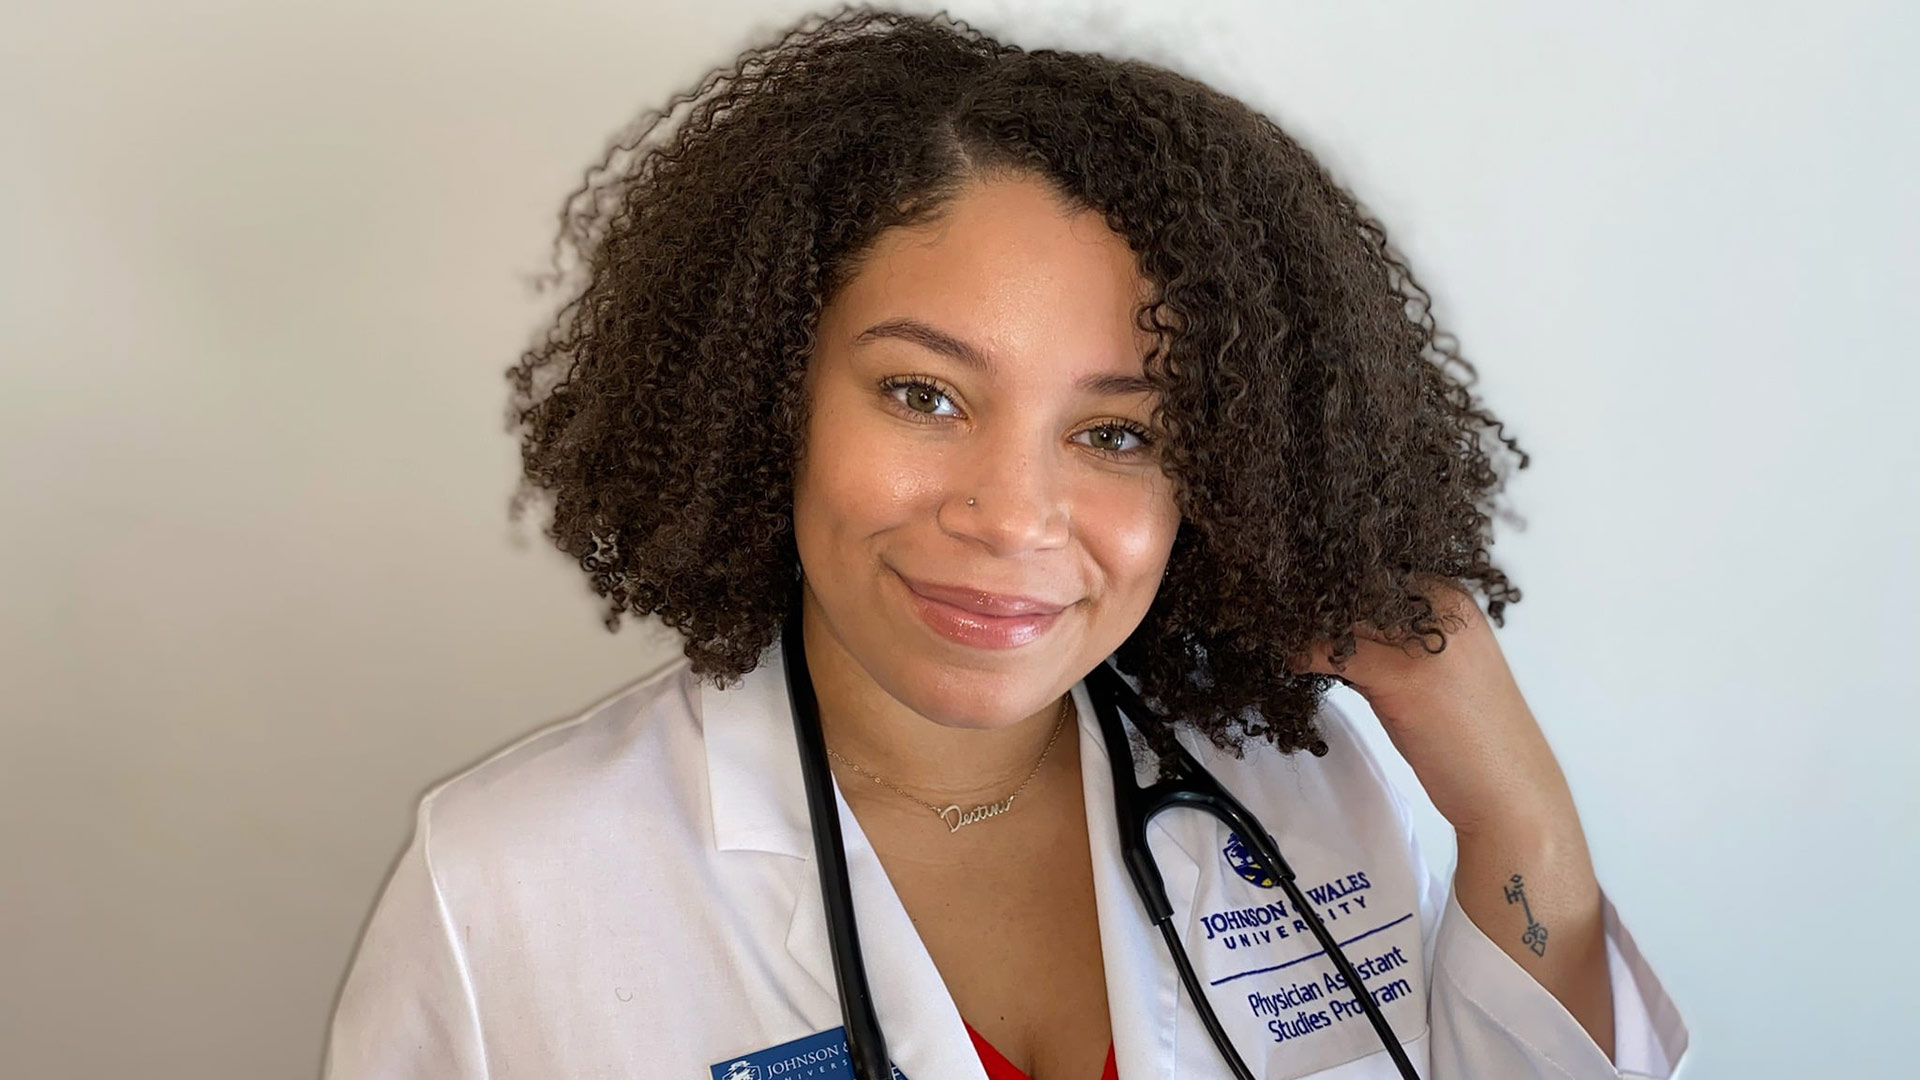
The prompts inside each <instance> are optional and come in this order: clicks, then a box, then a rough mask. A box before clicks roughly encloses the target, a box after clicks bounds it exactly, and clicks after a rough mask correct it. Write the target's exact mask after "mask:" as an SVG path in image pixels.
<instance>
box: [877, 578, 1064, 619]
mask: <svg viewBox="0 0 1920 1080" xmlns="http://www.w3.org/2000/svg"><path fill="white" fill-rule="evenodd" d="M894 573H896V574H900V572H899V571H898V570H896V571H894ZM900 580H901V581H904V582H906V585H907V588H909V589H912V590H913V591H914V592H916V593H918V594H920V595H921V596H923V597H925V598H927V599H928V600H935V601H938V602H940V603H942V604H945V605H947V606H948V607H957V608H959V609H960V610H962V611H970V612H972V613H974V614H975V615H997V616H1002V617H1005V616H1009V615H1057V614H1059V613H1060V612H1062V611H1064V610H1066V607H1067V605H1065V604H1050V603H1048V602H1046V601H1045V600H1041V599H1038V598H1037V597H1032V596H1017V595H1014V594H1011V593H990V592H987V591H985V590H982V589H969V588H966V587H964V586H958V585H935V584H933V583H931V582H926V581H916V580H915V579H913V578H910V577H908V576H907V575H905V574H900Z"/></svg>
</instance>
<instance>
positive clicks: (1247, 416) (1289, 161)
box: [507, 7, 1527, 757]
mask: <svg viewBox="0 0 1920 1080" xmlns="http://www.w3.org/2000/svg"><path fill="white" fill-rule="evenodd" d="M682 106H688V108H687V112H686V115H685V116H684V118H683V119H681V120H680V121H679V122H678V123H677V124H668V123H665V122H666V121H669V120H671V119H672V117H673V116H674V114H676V113H677V112H679V110H680V109H681V107H682ZM1007 170H1015V171H1018V172H1021V173H1023V174H1028V175H1034V176H1038V177H1040V178H1042V179H1044V180H1045V181H1046V182H1047V183H1049V184H1050V185H1051V186H1052V188H1053V189H1054V190H1056V191H1058V192H1059V193H1061V194H1062V196H1064V197H1065V198H1066V199H1067V200H1068V201H1069V202H1070V203H1071V204H1072V205H1075V206H1079V207H1083V208H1088V209H1092V210H1096V211H1098V212H1099V213H1101V214H1102V215H1103V216H1104V218H1105V220H1106V222H1107V224H1108V225H1109V227H1110V228H1112V229H1113V231H1114V232H1115V233H1117V234H1118V235H1119V236H1121V237H1122V238H1124V239H1125V240H1126V241H1127V243H1128V244H1129V246H1130V247H1131V248H1132V249H1133V250H1134V251H1135V252H1136V254H1137V255H1138V258H1139V263H1140V267H1141V269H1142V271H1143V273H1144V275H1145V276H1146V277H1147V278H1148V280H1149V283H1150V284H1151V285H1152V287H1153V293H1154V295H1153V297H1152V299H1151V302H1148V303H1145V304H1143V305H1142V306H1141V307H1140V308H1139V309H1138V310H1137V312H1136V318H1137V319H1138V320H1139V323H1138V325H1139V327H1140V328H1141V329H1142V330H1144V331H1147V332H1148V333H1149V334H1151V335H1152V338H1153V340H1154V341H1156V342H1157V344H1156V345H1155V346H1154V347H1153V348H1152V349H1151V350H1150V352H1149V353H1148V355H1147V358H1146V361H1145V374H1146V376H1147V377H1148V378H1149V379H1150V380H1151V381H1152V382H1153V384H1154V386H1155V387H1156V388H1157V389H1158V391H1159V398H1160V400H1159V403H1158V405H1157V407H1156V409H1155V411H1154V414H1153V415H1154V425H1155V427H1156V429H1157V430H1159V431H1161V432H1163V433H1164V434H1163V445H1164V456H1163V463H1162V468H1163V469H1164V470H1165V471H1166V473H1167V475H1168V476H1169V477H1170V478H1171V479H1172V481H1173V485H1174V488H1175V493H1176V499H1177V503H1178V507H1179V510H1180V514H1181V522H1180V526H1179V529H1178V532H1177V534H1176V536H1175V539H1174V543H1173V549H1172V551H1171V554H1170V557H1169V561H1168V564H1167V570H1166V574H1165V576H1164V578H1163V580H1162V583H1161V586H1160V589H1159V591H1158V593H1157V594H1156V596H1155V598H1154V601H1153V603H1152V605H1151V607H1150V609H1149V610H1148V612H1147V614H1146V615H1145V616H1144V618H1143V619H1142V621H1141V623H1140V625H1139V626H1138V627H1137V628H1136V629H1135V630H1134V632H1133V633H1132V634H1131V636H1130V637H1128V638H1127V639H1126V641H1125V642H1124V643H1123V644H1122V645H1121V647H1120V648H1119V649H1118V650H1116V652H1115V654H1114V656H1113V660H1114V661H1115V663H1116V665H1117V666H1118V668H1119V669H1120V670H1121V671H1122V672H1123V673H1125V674H1127V675H1128V676H1129V677H1130V678H1132V679H1133V680H1135V681H1136V683H1137V685H1138V686H1139V687H1140V689H1141V693H1142V697H1143V698H1144V700H1145V702H1146V703H1147V705H1148V706H1149V707H1150V708H1152V709H1154V710H1155V711H1156V712H1158V714H1159V717H1156V718H1149V719H1148V720H1147V721H1146V722H1145V723H1142V724H1140V727H1141V734H1142V736H1143V737H1144V738H1145V740H1146V741H1147V743H1148V744H1149V745H1151V746H1152V747H1153V748H1155V749H1156V750H1160V749H1163V748H1165V747H1167V746H1168V745H1170V740H1171V739H1172V738H1173V731H1172V729H1173V727H1174V726H1175V725H1176V724H1185V725H1187V726H1189V727H1191V728H1192V729H1194V730H1196V731H1198V732H1199V733H1201V734H1202V735H1204V736H1206V737H1207V738H1208V739H1210V740H1212V741H1213V743H1214V744H1215V745H1216V746H1218V747H1220V748H1222V749H1224V750H1227V751H1228V752H1230V753H1232V754H1233V755H1235V756H1236V757H1237V756H1242V755H1244V753H1245V749H1246V748H1245V742H1246V740H1248V739H1265V740H1268V741H1270V742H1271V743H1272V744H1273V745H1275V746H1276V747H1278V748H1279V749H1280V750H1281V751H1283V752H1287V753H1293V752H1297V751H1299V750H1302V749H1305V750H1308V751H1310V752H1312V753H1314V754H1325V753H1326V752H1327V746H1326V743H1325V741H1324V740H1323V739H1322V738H1321V737H1320V735H1319V733H1318V732H1317V730H1316V728H1315V725H1314V722H1313V715H1314V712H1315V711H1316V709H1317V707H1318V705H1319V702H1320V699H1321V697H1322V695H1323V694H1324V693H1325V692H1326V690H1327V689H1328V688H1329V687H1330V685H1331V684H1332V682H1333V681H1335V677H1332V676H1326V675H1320V674H1312V673H1307V674H1296V673H1294V672H1293V671H1292V670H1291V669H1290V665H1289V664H1288V662H1287V661H1288V658H1289V657H1293V656H1296V655H1299V654H1301V653H1303V652H1305V651H1306V650H1307V649H1308V647H1309V646H1310V644H1311V643H1313V642H1316V641H1320V642H1325V641H1331V642H1332V644H1333V659H1334V660H1335V662H1336V664H1337V663H1339V662H1340V661H1344V660H1345V659H1347V658H1349V657H1351V656H1352V654H1353V652H1354V650H1355V648H1356V644H1357V639H1356V634H1355V630H1356V626H1365V627H1367V628H1369V629H1368V630H1367V632H1368V633H1372V634H1376V635H1378V636H1380V637H1382V638H1384V639H1385V640H1390V641H1398V642H1400V643H1402V644H1403V645H1404V646H1408V647H1411V645H1418V646H1420V647H1424V648H1426V649H1427V650H1428V651H1438V650H1440V649H1442V648H1444V647H1445V644H1446V634H1447V631H1446V630H1445V629H1444V628H1443V627H1442V626H1441V625H1440V623H1441V620H1440V618H1438V617H1437V616H1436V610H1435V605H1434V604H1433V603H1432V602H1431V601H1430V600H1429V599H1428V594H1427V593H1426V592H1425V591H1424V590H1423V588H1422V587H1421V586H1422V584H1423V583H1424V582H1429V581H1432V580H1440V581H1445V582H1448V583H1451V584H1452V585H1454V586H1455V587H1458V588H1461V589H1463V590H1466V591H1468V592H1471V593H1477V594H1478V595H1481V596H1484V597H1485V599H1486V611H1487V614H1488V616H1489V617H1490V618H1491V619H1492V620H1493V621H1494V622H1495V623H1496V624H1501V623H1502V621H1503V620H1502V609H1503V608H1504V607H1505V606H1506V605H1507V604H1509V603H1512V602H1515V601H1517V600H1519V598H1520V593H1519V590H1518V589H1517V588H1516V587H1515V586H1514V584H1513V583H1512V581H1510V580H1509V578H1508V577H1507V575H1506V574H1505V573H1504V572H1503V571H1501V570H1500V569H1499V568H1497V567H1496V566H1495V565H1493V563H1492V562H1491V560H1490V558H1489V555H1488V548H1489V546H1490V544H1491V542H1492V536H1491V518H1492V517H1493V516H1498V515H1500V514H1501V509H1500V507H1499V506H1498V505H1497V500H1498V497H1499V494H1500V492H1501V490H1502V488H1503V487H1504V483H1505V480H1506V478H1507V476H1508V475H1509V470H1508V468H1507V466H1508V465H1509V464H1510V462H1511V461H1512V460H1513V459H1517V462H1518V467H1520V468H1524V467H1525V466H1526V464H1527V455H1526V454H1525V452H1524V451H1522V450H1521V449H1520V447H1519V445H1518V443H1517V442H1516V440H1515V439H1514V438H1513V437H1512V436H1511V435H1509V434H1508V433H1507V432H1506V430H1505V427H1504V425H1503V424H1502V423H1501V422H1500V421H1499V420H1498V419H1496V418H1495V417H1494V415H1493V414H1492V413H1491V412H1489V411H1488V410H1487V409H1486V408H1485V407H1483V406H1482V405H1481V403H1480V401H1479V399H1478V398H1477V397H1476V396H1475V395H1473V394H1471V393H1470V392H1469V390H1468V387H1469V386H1470V385H1472V383H1473V381H1474V379H1475V373H1474V369H1473V367H1472V366H1471V365H1470V364H1469V363H1468V362H1467V361H1466V360H1464V359H1463V358H1462V357H1461V356H1460V353H1459V350H1458V348H1457V345H1456V343H1455V341H1454V339H1453V337H1452V335H1450V334H1447V333H1445V332H1443V331H1441V330H1440V329H1439V328H1438V327H1437V326H1436V324H1435V321H1434V319H1433V317H1432V315H1431V304H1430V298H1429V296H1428V294H1427V293H1426V291H1425V290H1424V289H1422V288H1421V287H1420V286H1419V284H1418V283H1416V282H1415V280H1414V278H1413V275H1412V273H1411V272H1410V271H1409V270H1408V268H1407V265H1406V262H1405V260H1404V258H1403V257H1402V256H1401V255H1400V254H1399V253H1398V252H1397V251H1396V250H1395V249H1393V248H1392V247H1391V246H1390V244H1389V243H1388V241H1387V238H1386V233H1385V231H1384V229H1383V228H1382V227H1381V226H1380V224H1379V223H1378V222H1377V221H1375V220H1374V219H1373V218H1372V217H1371V216H1370V215H1369V214H1368V213H1367V212H1366V211H1365V210H1364V209H1363V208H1362V207H1361V206H1360V204H1359V203H1358V202H1357V200H1356V199H1355V198H1354V196H1353V195H1351V194H1350V193H1349V192H1347V191H1346V190H1345V189H1344V188H1342V187H1341V186H1340V185H1338V184H1336V183H1335V182H1334V181H1333V179H1332V178H1331V177H1330V175H1329V174H1328V172H1327V170H1326V169H1325V168H1324V167H1323V166H1322V165H1321V164H1320V163H1319V162H1318V161H1317V160H1316V159H1315V158H1314V157H1313V155H1312V154H1310V153H1309V152H1308V151H1307V150H1306V149H1304V148H1303V147H1302V146H1301V145H1300V144H1299V143H1298V142H1296V141H1295V140H1294V139H1293V138H1291V137H1290V136H1288V135H1287V134H1286V133H1285V132H1283V131H1282V130H1281V129H1280V128H1279V127H1278V126H1277V125H1276V124H1275V123H1274V122H1273V121H1272V120H1270V119H1268V118H1266V117H1264V116H1262V115H1261V114H1259V113H1257V112H1256V111H1254V110H1253V109H1252V108H1250V107H1249V106H1247V105H1246V104H1245V103H1243V102H1241V101H1239V100H1238V99H1235V98H1233V97H1230V96H1228V95H1225V94H1222V93H1220V92H1219V91H1216V90H1213V89H1211V88H1209V87H1208V86H1206V85H1204V84H1202V83H1200V82H1198V81H1195V80H1194V79H1191V78H1188V77H1186V76H1183V75H1180V74H1177V73H1175V72H1173V71H1170V70H1168V69H1166V68H1164V67H1161V66H1157V65H1154V64H1151V63H1147V62H1144V61H1140V60H1134V59H1116V58H1112V57H1107V56H1103V55H1100V54H1097V53H1076V52H1067V51H1058V50H1052V49H1037V50H1032V51H1028V50H1025V49H1022V48H1020V47H1017V46H1014V45H1009V44H1004V43H1002V42H1000V41H997V40H995V39H993V38H991V37H989V36H987V35H985V34H983V33H982V32H980V31H978V30H977V29H975V28H973V27H971V26H969V25H968V24H967V23H965V22H962V21H959V20H955V19H952V18H950V17H949V16H947V15H946V13H944V12H942V13H940V14H939V15H935V16H919V15H907V14H901V13H897V12H886V11H876V10H873V9H870V8H867V7H843V8H841V9H840V10H839V11H838V12H836V13H834V14H832V15H814V16H809V17H808V18H806V19H805V20H803V21H802V22H800V23H799V24H798V25H797V26H795V27H794V28H792V29H790V30H788V31H786V32H785V33H783V34H781V35H779V37H778V38H777V39H775V40H772V41H771V42H769V43H765V44H762V45H759V46H756V47H754V48H750V49H748V50H747V51H745V52H743V53H741V54H740V56H739V57H738V58H737V59H736V61H735V63H734V64H733V66H732V67H731V68H726V69H717V70H715V71H712V72H710V73H709V74H708V75H707V76H706V77H705V78H704V79H703V80H702V81H701V82H700V84H699V86H698V87H697V88H696V89H694V90H692V91H687V92H682V93H680V94H677V95H675V96H674V97H673V98H672V99H671V100H670V102H669V103H668V104H667V106H666V107H665V108H664V109H660V110H654V111H650V112H648V113H646V114H644V115H642V116H641V117H640V118H639V119H638V120H636V121H635V122H634V123H633V124H632V125H631V126H630V127H629V128H628V129H627V130H626V131H624V132H623V133H621V134H620V135H619V136H617V137H616V138H615V139H614V141H613V142H612V144H611V146H610V148H609V149H608V151H607V153H606V155H605V157H604V158H603V159H602V160H601V161H600V162H598V163H597V164H596V165H594V166H593V167H591V168H589V169H588V170H587V172H586V174H585V176H584V178H583V180H582V183H581V185H580V187H578V188H577V189H575V190H574V192H572V193H571V194H570V195H569V196H568V197H567V199H566V201H565V204H564V205H563V207H562V209H561V212H560V229H559V234H558V236H557V237H556V238H555V242H554V258H553V272H552V274H551V275H549V278H548V284H549V285H556V284H559V283H561V282H563V281H566V280H569V279H571V280H574V281H575V282H576V283H577V290H576V291H575V292H574V295H573V296H572V298H571V299H570V300H569V301H568V302H567V303H566V304H565V305H564V306H563V307H562V308H561V309H560V310H559V312H558V313H557V314H556V315H555V316H554V318H553V320H552V322H551V323H550V324H549V325H547V326H546V327H545V328H544V330H543V332H542V333H539V334H537V335H536V337H535V339H534V340H535V344H534V345H533V346H532V347H530V348H529V349H528V350H527V351H525V352H524V353H523V354H522V356H521V358H520V360H519V362H518V363H517V364H515V365H514V366H512V367H510V368H508V369H507V376H508V379H509V381H510V382H511V383H512V385H513V394H512V401H511V408H510V412H509V415H510V419H511V425H512V426H513V427H514V428H515V429H516V430H519V431H520V432H521V457H522V463H523V466H524V469H523V475H522V476H521V478H520V483H519V490H518V491H517V492H516V494H515V495H514V497H513V500H512V505H511V515H512V516H513V517H514V518H515V519H518V517H519V516H520V514H521V512H522V510H523V507H524V505H525V503H526V501H527V500H528V499H529V498H532V497H535V496H536V495H537V494H538V493H539V492H541V491H544V492H545V493H547V495H549V496H550V497H551V501H552V504H553V514H552V519H551V523H550V524H549V525H548V526H547V528H546V532H547V534H548V535H549V536H550V537H551V538H552V539H553V541H554V542H555V543H556V544H558V546H559V547H560V548H561V550H563V551H565V552H566V553H567V554H569V555H571V556H573V557H574V558H576V559H577V560H578V562H579V565H580V568H581V569H582V570H584V571H585V572H586V574H587V575H588V577H589V580H590V582H591V585H592V588H593V589H594V591H595V592H596V593H598V594H599V595H600V596H602V597H605V598H607V600H608V601H609V607H608V610H607V613H606V619H605V621H606V625H607V628H608V630H610V631H614V630H618V629H619V625H620V619H621V615H622V613H623V612H632V613H634V614H636V615H642V616H644V615H657V616H659V617H660V619H661V620H662V622H663V623H664V624H665V625H667V626H670V627H673V628H675V629H676V630H678V631H680V633H681V634H682V635H683V636H684V639H685V642H684V647H685V653H686V655H687V657H688V658H689V659H690V660H691V662H692V664H691V666H692V670H693V671H694V672H695V673H696V674H698V675H699V676H701V677H703V678H707V679H709V680H710V681H712V682H713V683H715V684H716V685H719V686H726V685H729V684H730V683H731V682H733V681H734V680H735V679H737V678H738V677H739V676H741V675H743V674H745V673H746V672H748V671H751V670H752V669H753V668H754V667H755V666H757V664H758V663H759V662H760V660H761V658H762V655H763V653H764V652H765V650H766V649H767V648H768V646H770V645H771V644H772V643H773V641H774V640H776V639H777V637H778V636H779V631H780V626H781V620H782V618H783V616H784V615H785V613H786V612H787V610H788V608H789V606H790V605H792V604H794V603H797V602H798V597H799V589H800V578H799V559H798V554H797V548H796V545H795V539H794V524H793V490H794V489H793V482H792V467H793V465H794V463H795V460H796V455H797V454H798V453H799V452H800V451H801V450H803V449H804V447H803V446H802V440H803V434H804V422H805V417H806V402H805V401H804V400H802V397H803V394H802V375H803V372H804V369H805V365H806V363H807V360H808V357H809V355H810V353H811V352H812V348H813V343H814V334H815V330H816V327H817V325H818V321H819V318H820V314H821V310H822V308H823V307H824V306H825V305H826V303H827V302H828V301H829V300H830V299H831V298H832V297H833V296H834V295H835V292H836V290H837V289H838V288H839V287H840V286H841V285H843V284H844V283H845V282H846V281H847V280H849V279H850V278H851V277H852V276H853V274H854V272H855V269H856V268H857V266H858V264H859V260H860V258H861V256H862V255H863V253H865V252H866V251H867V250H868V249H869V246H870V245H871V244H872V242H873V241H874V240H875V238H876V237H877V236H878V235H879V234H880V233H881V232H883V231H884V230H886V229H889V228H893V227H895V226H900V225H910V224H914V223H918V222H922V221H925V220H927V219H928V218H929V217H931V216H932V215H934V214H936V213H937V212H938V211H939V210H940V209H941V208H942V206H943V203H944V202H945V201H946V200H949V199H950V198H951V197H952V196H953V195H954V193H955V192H956V191H957V190H958V189H959V188H960V187H961V186H962V184H964V183H965V182H966V181H967V180H968V179H970V178H973V177H977V176H980V175H982V174H984V173H987V172H991V171H1007ZM1409 643H1411V645H1409ZM1163 718H1164V719H1163Z"/></svg>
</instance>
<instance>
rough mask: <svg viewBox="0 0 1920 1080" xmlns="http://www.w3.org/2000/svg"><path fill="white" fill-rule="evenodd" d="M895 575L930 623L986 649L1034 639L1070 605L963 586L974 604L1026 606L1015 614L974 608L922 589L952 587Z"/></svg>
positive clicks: (961, 641)
mask: <svg viewBox="0 0 1920 1080" xmlns="http://www.w3.org/2000/svg"><path fill="white" fill-rule="evenodd" d="M894 576H895V577H897V578H899V579H900V583H901V584H902V585H903V586H905V588H904V589H903V592H904V593H905V594H906V599H907V604H908V606H910V607H912V608H913V611H914V614H915V615H918V616H919V617H920V621H921V622H922V623H925V624H926V626H927V627H928V628H929V629H931V630H932V631H934V632H935V633H937V634H939V635H940V636H942V637H944V638H947V639H948V640H950V641H954V642H957V643H959V644H961V645H969V646H972V647H975V648H982V649H1012V648H1017V647H1019V646H1021V645H1026V644H1028V643H1030V642H1033V641H1035V640H1037V639H1039V638H1040V637H1042V636H1043V635H1045V634H1046V632H1047V631H1048V630H1049V629H1051V628H1052V626H1053V624H1054V623H1055V622H1057V621H1059V618H1060V613H1061V612H1062V611H1065V610H1066V608H1065V607H1064V606H1062V605H1058V604H1049V603H1046V602H1045V601H1042V600H1037V599H1035V598H1033V597H1028V596H1007V595H1005V594H995V593H982V592H980V591H979V590H977V589H964V590H959V593H960V594H961V596H962V597H964V598H965V600H966V601H967V602H968V603H969V604H971V605H974V606H994V605H995V604H996V603H998V604H999V605H1001V606H1003V607H1005V606H1011V607H1015V608H1025V609H1026V610H1025V611H1024V612H1019V613H1015V614H989V613H986V612H981V611H978V610H974V607H973V606H969V607H961V606H959V605H957V604H954V603H949V602H948V601H946V600H944V599H941V598H939V596H929V595H927V594H926V593H923V592H922V591H921V590H922V589H928V590H929V591H932V592H935V593H938V594H942V595H947V596H952V595H954V592H955V591H954V590H953V589H951V588H950V587H948V588H942V587H939V586H928V585H923V584H921V583H920V582H916V581H913V580H912V579H910V578H908V577H907V576H906V575H904V574H901V573H899V572H898V571H895V573H894Z"/></svg>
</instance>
